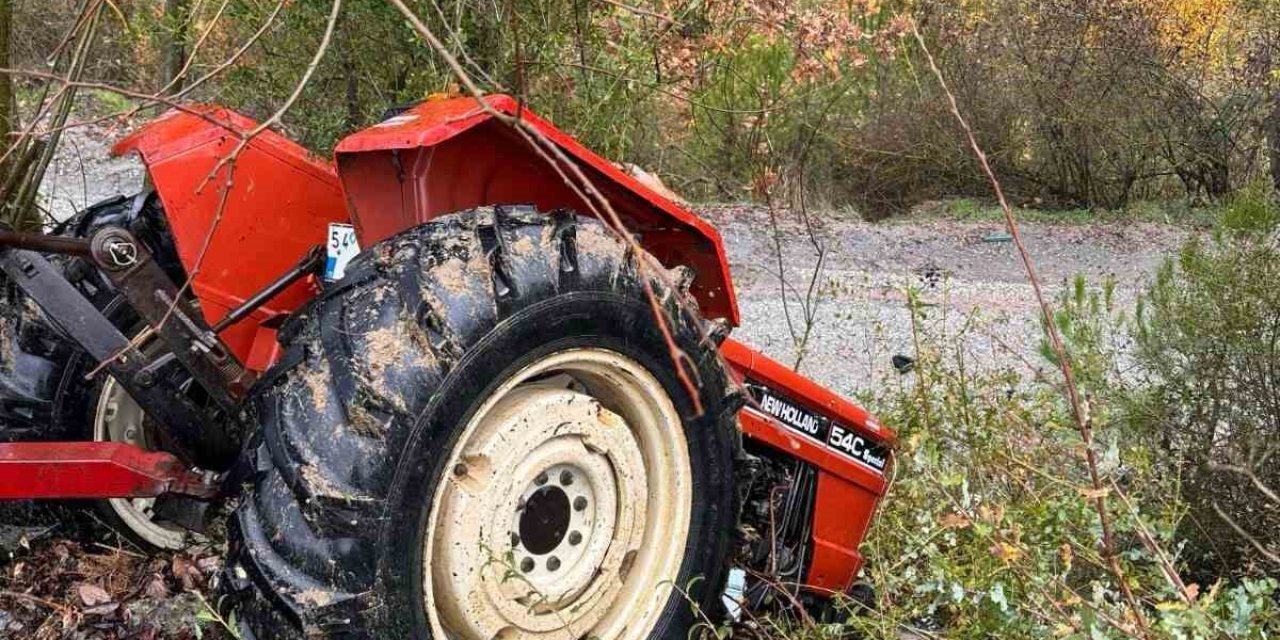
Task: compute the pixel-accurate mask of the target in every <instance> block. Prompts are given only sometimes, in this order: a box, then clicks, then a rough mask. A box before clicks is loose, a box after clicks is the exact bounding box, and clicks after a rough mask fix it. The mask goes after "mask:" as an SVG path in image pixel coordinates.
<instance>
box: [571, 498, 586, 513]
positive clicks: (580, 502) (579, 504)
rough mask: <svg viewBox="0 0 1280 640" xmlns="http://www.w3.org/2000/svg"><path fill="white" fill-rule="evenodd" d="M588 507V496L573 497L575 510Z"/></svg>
mask: <svg viewBox="0 0 1280 640" xmlns="http://www.w3.org/2000/svg"><path fill="white" fill-rule="evenodd" d="M586 508H587V499H586V498H584V497H582V496H578V497H576V498H574V499H573V510H574V511H582V510H583V509H586Z"/></svg>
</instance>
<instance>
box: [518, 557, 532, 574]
mask: <svg viewBox="0 0 1280 640" xmlns="http://www.w3.org/2000/svg"><path fill="white" fill-rule="evenodd" d="M520 571H521V572H522V573H529V572H530V571H533V558H525V559H524V560H521V561H520Z"/></svg>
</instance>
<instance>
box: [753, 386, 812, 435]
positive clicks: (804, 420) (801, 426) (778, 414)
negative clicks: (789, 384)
mask: <svg viewBox="0 0 1280 640" xmlns="http://www.w3.org/2000/svg"><path fill="white" fill-rule="evenodd" d="M756 391H757V396H756V400H757V401H758V402H759V403H760V409H761V410H762V411H764V412H765V413H767V414H769V415H771V416H773V417H775V418H777V419H778V420H779V421H781V422H782V424H785V425H787V426H788V427H791V428H792V429H795V430H796V431H799V432H800V433H803V434H804V435H806V436H809V437H810V438H813V439H814V440H817V441H818V442H822V439H823V435H824V433H825V427H826V426H827V419H826V418H823V417H822V416H819V415H815V414H813V413H810V412H808V411H805V410H804V409H801V408H800V407H797V406H796V405H794V404H792V403H790V402H788V401H786V400H784V399H782V398H781V397H780V396H777V395H774V394H773V393H771V392H770V391H769V390H768V389H766V388H764V387H759V386H757V387H756Z"/></svg>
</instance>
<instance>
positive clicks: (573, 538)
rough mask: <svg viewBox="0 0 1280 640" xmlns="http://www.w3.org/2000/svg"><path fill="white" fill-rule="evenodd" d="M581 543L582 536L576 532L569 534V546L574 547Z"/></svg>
mask: <svg viewBox="0 0 1280 640" xmlns="http://www.w3.org/2000/svg"><path fill="white" fill-rule="evenodd" d="M581 542H582V534H581V533H578V532H577V531H574V532H572V533H570V534H569V544H571V545H575V546H576V545H578V544H579V543H581Z"/></svg>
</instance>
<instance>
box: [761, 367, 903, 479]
mask: <svg viewBox="0 0 1280 640" xmlns="http://www.w3.org/2000/svg"><path fill="white" fill-rule="evenodd" d="M746 386H747V389H748V390H749V391H750V392H751V395H752V397H753V398H755V401H756V403H757V404H756V407H754V408H756V409H757V410H759V411H760V412H763V413H764V414H766V415H768V416H771V417H773V418H774V419H776V420H777V421H778V422H780V423H782V424H783V426H785V427H787V428H788V429H790V430H792V431H795V432H797V433H799V434H800V435H803V436H805V437H807V438H809V439H810V440H813V441H815V442H818V443H820V444H823V445H825V446H826V447H827V448H828V449H831V450H833V451H835V452H836V453H838V454H840V455H842V456H844V457H846V458H850V459H852V460H853V461H854V462H857V463H858V464H861V465H863V466H865V467H869V468H871V469H873V470H875V471H877V472H880V473H883V472H884V469H885V465H886V464H888V460H889V449H888V448H887V447H885V446H884V445H882V444H879V443H877V442H875V441H874V440H869V439H867V438H866V437H863V436H861V435H859V434H858V433H857V432H856V431H854V430H853V429H850V428H848V427H843V426H841V425H839V424H836V423H835V422H833V421H832V420H831V419H830V418H827V417H825V416H822V415H819V414H817V413H814V412H812V411H809V410H807V409H805V408H803V407H801V406H800V405H798V404H796V403H794V402H792V401H791V400H789V399H787V398H785V397H783V396H781V395H778V394H777V393H774V392H773V391H772V390H771V389H769V388H768V387H766V386H764V385H761V384H756V383H752V382H748V383H747V385H746Z"/></svg>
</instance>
